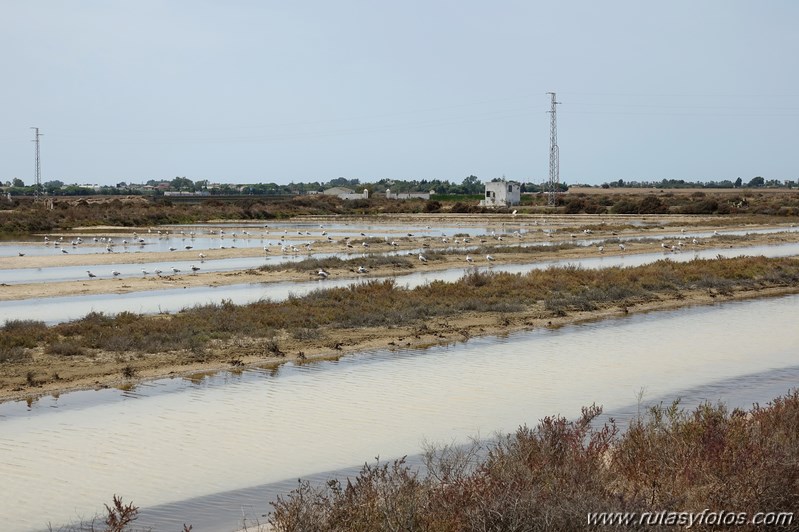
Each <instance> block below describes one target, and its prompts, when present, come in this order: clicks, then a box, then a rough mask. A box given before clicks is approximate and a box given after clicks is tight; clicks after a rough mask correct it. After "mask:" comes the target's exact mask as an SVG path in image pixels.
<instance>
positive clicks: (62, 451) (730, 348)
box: [0, 296, 799, 530]
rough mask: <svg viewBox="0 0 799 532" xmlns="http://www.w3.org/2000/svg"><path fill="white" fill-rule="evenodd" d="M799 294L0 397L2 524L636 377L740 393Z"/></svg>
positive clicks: (206, 481)
mask: <svg viewBox="0 0 799 532" xmlns="http://www.w3.org/2000/svg"><path fill="white" fill-rule="evenodd" d="M798 308H799V297H797V296H791V297H784V298H779V299H770V300H758V301H748V302H741V303H730V304H725V305H722V306H713V307H700V308H693V309H684V310H680V311H673V312H657V313H650V314H645V315H634V316H630V317H627V318H624V319H618V320H612V321H605V322H596V323H589V324H584V325H579V326H573V327H565V328H562V329H558V330H540V331H535V332H531V333H524V334H517V335H512V336H509V337H507V338H481V339H475V340H472V341H469V342H468V343H466V344H458V345H453V346H446V347H440V348H433V349H429V350H426V351H396V352H394V351H380V352H374V353H369V354H364V355H358V356H351V357H345V358H342V359H340V360H338V361H336V362H326V363H319V364H310V365H304V366H292V365H286V366H282V367H281V368H280V369H278V370H277V371H276V372H274V375H270V374H268V373H267V372H262V371H246V372H244V373H242V374H241V375H239V376H232V375H230V374H217V375H208V376H205V377H204V378H202V379H201V380H198V381H197V382H196V383H195V382H193V381H190V380H184V379H169V380H164V381H158V382H155V383H149V384H148V385H147V386H146V387H140V388H137V389H136V393H135V396H131V395H129V392H128V394H126V393H120V392H119V391H115V390H104V391H101V392H81V393H75V394H66V395H62V396H61V397H60V398H59V399H58V400H57V401H56V402H53V401H52V400H51V399H47V398H45V399H42V400H41V401H40V402H39V403H36V404H32V405H31V406H30V407H27V406H26V405H24V403H13V404H7V405H2V406H0V476H1V477H2V478H3V479H4V481H3V483H2V484H0V500H2V501H4V507H5V509H6V513H7V515H6V516H5V517H6V519H7V523H8V524H9V525H8V528H9V529H12V530H26V529H32V528H36V527H41V526H42V525H43V522H44V521H47V520H51V521H53V522H56V523H59V522H64V521H67V520H70V519H72V518H73V517H74V516H75V515H90V514H92V513H93V512H95V511H99V510H100V509H101V503H102V502H104V501H106V500H107V499H108V498H109V497H110V495H111V494H113V493H122V494H124V495H125V496H126V497H127V498H129V499H132V500H134V501H136V503H137V504H140V505H142V506H144V507H149V506H154V505H158V504H165V503H169V502H176V501H181V500H189V499H193V498H196V497H202V496H209V495H212V494H215V493H223V492H233V491H235V490H239V489H243V488H246V487H249V486H259V485H264V484H267V483H271V482H277V481H281V480H283V479H288V478H296V477H298V476H304V475H309V474H313V473H315V472H318V471H329V470H333V469H338V468H345V467H350V466H352V465H353V464H360V463H363V462H364V461H366V460H371V459H372V458H373V457H375V456H378V455H380V456H382V457H386V458H389V457H393V456H401V455H403V454H406V453H409V452H414V451H415V450H417V449H418V448H419V444H420V442H421V441H422V439H428V440H432V441H443V442H449V441H464V439H465V438H466V437H468V436H471V435H475V434H482V435H490V434H491V433H493V432H494V431H502V432H507V431H510V430H513V429H514V428H515V427H516V426H518V425H519V424H521V423H527V424H530V425H533V424H535V423H536V422H537V420H538V419H540V418H541V417H543V416H545V415H551V414H558V413H560V414H563V415H567V416H572V415H575V414H576V413H578V412H579V409H580V407H581V406H583V405H586V404H590V403H592V402H597V403H600V404H603V405H605V407H606V409H607V410H609V411H616V410H619V409H624V408H626V407H628V406H629V405H630V404H631V403H632V402H633V401H634V397H635V394H636V393H637V391H638V390H640V389H641V388H645V389H646V390H647V394H648V397H664V396H668V395H669V394H673V393H676V392H678V391H680V390H686V389H691V388H697V387H704V388H703V389H705V390H708V394H709V395H712V396H718V395H719V394H721V395H722V396H724V395H725V394H726V396H728V397H735V396H736V394H738V393H739V391H740V389H742V388H745V385H744V384H742V383H746V382H747V377H746V376H749V375H755V374H761V373H764V372H769V371H770V372H772V375H784V374H785V372H786V371H789V370H790V371H795V368H796V366H797V359H796V356H795V347H796V345H799V328H796V327H795V326H794V323H793V322H794V321H795V316H796V311H797V309H798ZM764 327H767V330H768V334H767V335H764V334H762V333H763V331H764ZM791 368H794V369H793V370H792V369H791ZM725 379H738V380H737V381H735V382H736V383H737V384H736V385H735V386H729V385H724V384H723V383H722V381H723V380H725ZM711 383H717V385H718V386H720V387H721V391H719V390H713V389H712V388H710V387H708V386H707V385H708V384H711ZM718 383H721V384H718ZM786 391H787V390H786ZM767 398H769V397H762V398H760V400H761V401H762V400H765V399H767ZM52 406H55V408H51V407H52ZM76 479H77V481H76ZM65 485H69V486H70V489H64V486H65ZM31 493H36V494H37V497H30V496H29V494H31ZM41 500H47V501H48V506H47V511H46V513H47V515H44V514H43V513H42V512H43V510H42V507H41V504H40V501H41ZM186 521H187V522H188V521H193V522H194V523H195V525H196V526H197V527H202V528H203V529H206V527H204V526H203V525H204V524H205V523H200V522H198V521H196V520H193V519H191V516H187V517H186ZM233 526H235V523H232V524H231V525H230V527H229V528H233ZM156 528H160V527H156ZM217 529H218V530H222V529H223V528H217Z"/></svg>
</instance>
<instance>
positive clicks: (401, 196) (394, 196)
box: [386, 188, 435, 200]
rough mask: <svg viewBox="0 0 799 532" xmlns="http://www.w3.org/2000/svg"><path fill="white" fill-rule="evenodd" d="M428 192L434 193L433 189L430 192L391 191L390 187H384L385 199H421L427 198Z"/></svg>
mask: <svg viewBox="0 0 799 532" xmlns="http://www.w3.org/2000/svg"><path fill="white" fill-rule="evenodd" d="M430 194H435V191H433V190H431V191H430V192H398V193H394V194H392V193H391V189H388V188H387V189H386V199H412V198H419V199H423V200H429V199H430Z"/></svg>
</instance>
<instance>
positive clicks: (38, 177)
mask: <svg viewBox="0 0 799 532" xmlns="http://www.w3.org/2000/svg"><path fill="white" fill-rule="evenodd" d="M31 129H32V130H34V137H33V143H34V144H36V184H35V186H34V188H33V199H34V201H39V193H40V191H41V189H42V159H41V157H40V156H39V137H41V136H42V135H44V133H39V128H38V127H32V128H31Z"/></svg>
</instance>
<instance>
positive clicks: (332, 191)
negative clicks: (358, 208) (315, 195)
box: [322, 187, 369, 200]
mask: <svg viewBox="0 0 799 532" xmlns="http://www.w3.org/2000/svg"><path fill="white" fill-rule="evenodd" d="M322 194H325V195H327V196H338V197H339V198H341V199H346V200H354V199H369V191H368V190H366V189H363V192H362V193H360V194H358V193H356V192H355V191H354V190H352V189H351V188H346V187H333V188H328V189H327V190H325V191H323V192H322Z"/></svg>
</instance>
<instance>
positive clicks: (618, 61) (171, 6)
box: [0, 0, 799, 184]
mask: <svg viewBox="0 0 799 532" xmlns="http://www.w3.org/2000/svg"><path fill="white" fill-rule="evenodd" d="M797 24H799V2H796V1H794V0H768V1H765V0H751V1H739V0H717V1H705V0H676V1H675V0H672V1H668V2H642V1H640V0H635V1H602V2H598V1H595V0H591V1H561V0H557V1H549V2H538V1H533V0H518V1H516V0H513V1H511V0H495V1H491V2H489V1H476V0H461V1H454V0H452V1H442V0H402V1H379V0H372V1H366V0H361V1H357V0H335V1H332V0H326V1H323V0H315V1H305V2H303V1H290V2H289V1H277V0H274V1H273V0H250V1H247V0H216V1H212V0H161V1H156V0H128V1H121V0H120V1H109V0H73V1H67V0H36V1H35V2H34V1H22V0H17V1H14V0H0V50H1V51H0V181H6V180H10V179H11V178H13V177H19V178H21V179H23V180H24V181H25V182H26V183H31V182H32V181H33V179H34V146H33V143H32V142H31V139H32V138H33V131H32V130H30V129H29V128H30V127H31V126H38V127H40V128H41V132H42V133H44V136H43V137H42V138H41V140H42V143H41V153H42V179H43V181H49V180H53V179H59V180H62V181H65V182H67V183H72V182H79V183H84V182H89V183H104V184H113V183H117V182H118V181H123V180H124V181H136V182H139V181H146V180H148V179H172V178H174V177H175V176H186V177H188V178H190V179H193V180H200V179H210V180H211V181H223V182H239V183H250V182H271V181H274V182H278V183H288V182H290V181H292V180H294V181H313V180H320V181H327V180H329V179H331V178H335V177H339V176H345V177H348V178H359V179H361V180H362V181H369V180H376V179H380V178H384V177H388V178H394V179H422V178H427V179H433V178H440V179H449V180H453V181H457V182H460V181H461V180H463V178H464V177H466V176H468V175H469V174H475V175H477V176H478V177H480V178H481V179H483V180H490V179H491V178H494V177H500V176H502V175H505V176H507V177H508V178H509V179H517V180H522V181H534V182H539V181H542V180H545V179H546V178H547V176H548V171H549V119H550V115H549V114H548V113H547V111H548V110H549V105H550V103H549V96H547V94H546V92H547V91H556V92H557V95H558V100H559V101H561V102H562V104H561V105H559V106H558V113H557V117H558V139H559V146H560V177H561V181H564V182H566V183H591V184H600V183H602V182H605V181H610V180H617V179H624V180H660V179H663V178H674V179H686V180H688V179H690V180H693V179H700V180H711V179H712V180H719V179H733V180H734V179H735V178H736V177H738V176H740V177H742V178H743V179H744V180H745V181H748V180H749V179H751V178H752V177H754V176H756V175H762V176H764V177H766V178H767V179H797V178H799V171H797V161H799V155H798V154H799V101H797V98H799V31H797Z"/></svg>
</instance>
